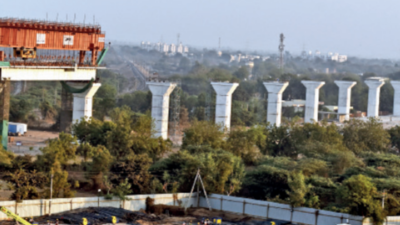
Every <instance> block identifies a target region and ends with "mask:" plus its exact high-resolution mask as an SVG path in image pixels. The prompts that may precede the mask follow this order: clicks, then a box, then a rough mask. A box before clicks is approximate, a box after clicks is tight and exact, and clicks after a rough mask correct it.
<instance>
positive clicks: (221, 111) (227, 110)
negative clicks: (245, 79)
mask: <svg viewBox="0 0 400 225" xmlns="http://www.w3.org/2000/svg"><path fill="white" fill-rule="evenodd" d="M211 85H212V87H213V88H214V90H215V92H216V93H217V99H216V100H217V101H216V107H215V123H219V124H222V125H223V127H225V129H227V130H228V131H229V129H230V127H231V108H232V94H233V92H234V91H235V90H236V88H237V87H238V86H239V84H238V83H226V82H211Z"/></svg>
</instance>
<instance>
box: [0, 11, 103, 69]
mask: <svg viewBox="0 0 400 225" xmlns="http://www.w3.org/2000/svg"><path fill="white" fill-rule="evenodd" d="M104 47H105V33H104V32H102V31H101V27H100V25H85V24H76V23H61V22H49V21H40V20H24V19H15V18H0V61H8V62H10V64H11V65H13V64H14V65H28V66H29V65H38V64H39V65H56V66H60V65H61V66H62V65H71V64H72V63H76V64H78V66H97V65H98V64H99V63H98V61H99V60H100V59H101V57H102V55H104V54H105V48H104ZM87 52H89V53H90V54H87ZM99 54H100V55H99ZM98 59H99V60H98Z"/></svg>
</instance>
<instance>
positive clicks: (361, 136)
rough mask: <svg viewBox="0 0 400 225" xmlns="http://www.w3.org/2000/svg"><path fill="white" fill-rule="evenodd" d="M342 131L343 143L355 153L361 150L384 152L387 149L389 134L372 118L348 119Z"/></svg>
mask: <svg viewBox="0 0 400 225" xmlns="http://www.w3.org/2000/svg"><path fill="white" fill-rule="evenodd" d="M342 133H343V142H344V144H345V145H346V146H347V148H348V149H350V150H351V151H353V152H354V153H356V154H360V153H361V152H363V151H373V152H386V151H388V149H389V143H390V135H389V133H388V132H387V131H386V130H385V129H384V128H383V125H382V123H380V122H379V121H377V120H376V119H374V118H370V119H369V120H368V121H366V122H364V121H361V120H350V121H349V122H348V123H347V124H346V125H345V126H344V127H343V129H342Z"/></svg>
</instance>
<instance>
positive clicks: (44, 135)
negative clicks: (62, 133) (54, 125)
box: [8, 130, 59, 155]
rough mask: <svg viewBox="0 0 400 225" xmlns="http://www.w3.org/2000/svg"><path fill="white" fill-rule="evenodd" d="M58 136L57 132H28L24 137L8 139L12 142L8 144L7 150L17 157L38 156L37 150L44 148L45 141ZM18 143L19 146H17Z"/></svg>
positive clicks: (38, 151)
mask: <svg viewBox="0 0 400 225" xmlns="http://www.w3.org/2000/svg"><path fill="white" fill-rule="evenodd" d="M58 135H59V132H53V131H38V130H28V131H27V132H26V133H25V134H24V136H14V137H10V138H11V139H13V140H12V141H11V142H9V143H8V150H10V151H12V152H13V153H14V154H17V155H25V154H29V155H38V154H40V153H41V152H40V150H39V149H40V148H43V147H46V141H47V140H49V139H54V138H58ZM18 142H19V143H21V146H18V145H17V143H18Z"/></svg>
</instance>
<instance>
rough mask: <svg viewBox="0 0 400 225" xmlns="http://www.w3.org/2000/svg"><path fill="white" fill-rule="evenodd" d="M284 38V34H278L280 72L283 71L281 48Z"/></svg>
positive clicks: (282, 47) (283, 46)
mask: <svg viewBox="0 0 400 225" xmlns="http://www.w3.org/2000/svg"><path fill="white" fill-rule="evenodd" d="M284 40H285V36H284V35H283V33H281V35H280V44H279V52H280V57H279V66H280V69H281V74H282V73H283V50H284V48H285V45H284V44H283V41H284Z"/></svg>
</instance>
